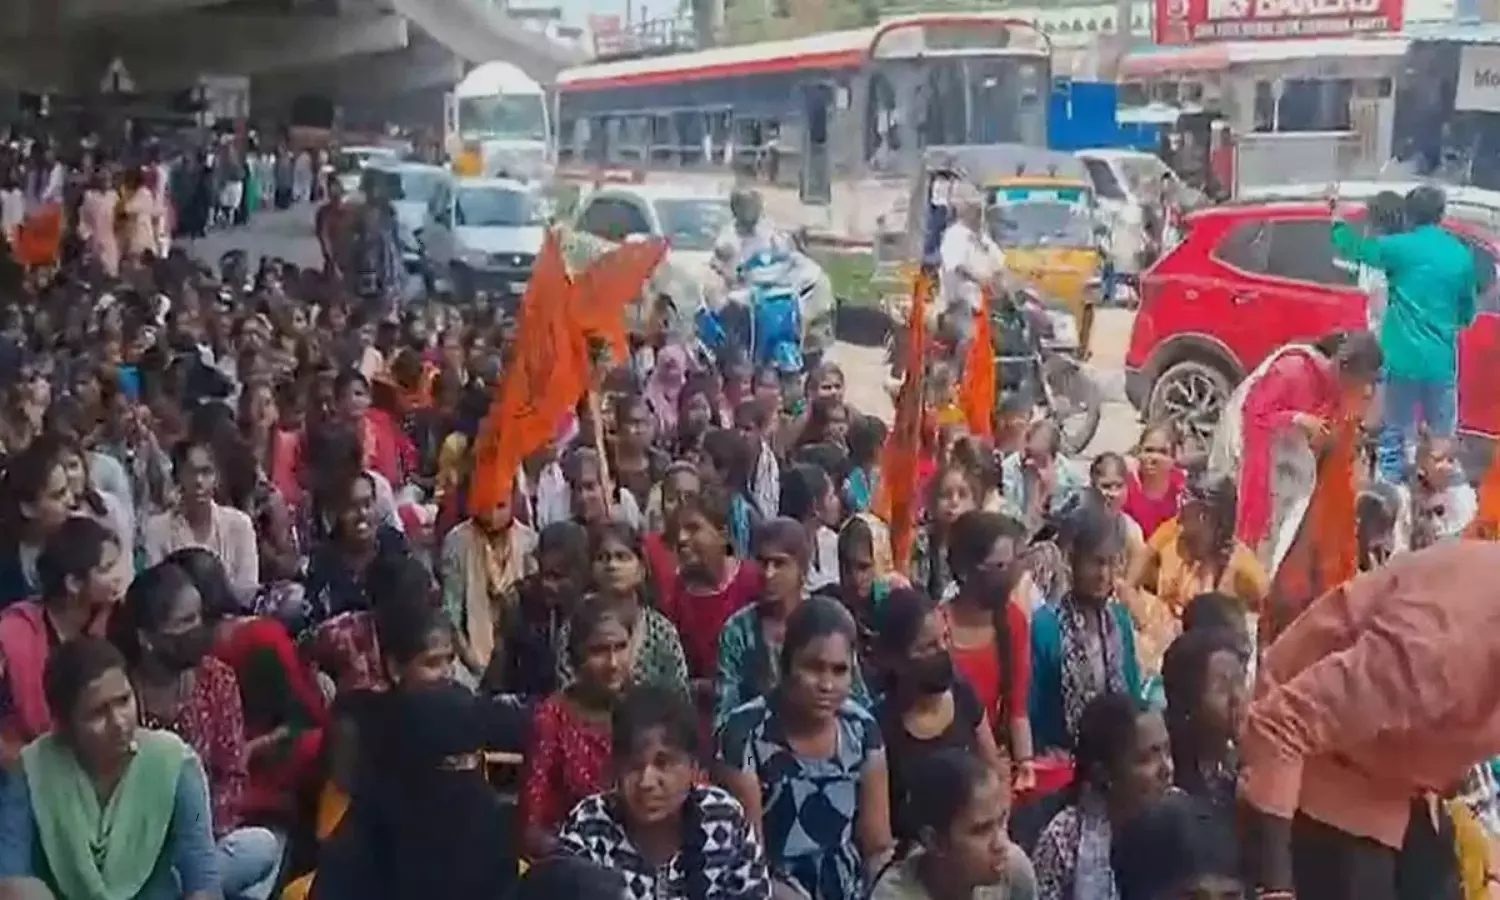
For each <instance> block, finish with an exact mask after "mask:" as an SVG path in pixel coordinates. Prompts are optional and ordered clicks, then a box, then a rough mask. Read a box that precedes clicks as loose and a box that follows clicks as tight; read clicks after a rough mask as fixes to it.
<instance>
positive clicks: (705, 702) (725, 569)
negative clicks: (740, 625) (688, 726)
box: [661, 489, 761, 710]
mask: <svg viewBox="0 0 1500 900" xmlns="http://www.w3.org/2000/svg"><path fill="white" fill-rule="evenodd" d="M671 525H672V527H671V528H670V529H669V532H670V533H671V534H673V535H675V536H676V543H677V578H676V580H675V581H674V582H673V585H672V590H671V591H670V592H668V594H667V595H666V596H665V597H663V598H662V604H661V610H662V612H663V613H664V614H665V615H666V617H667V618H668V619H670V620H671V621H672V624H673V625H676V626H677V634H678V636H679V637H681V638H682V650H683V653H684V655H686V656H687V664H688V678H689V679H690V682H689V683H690V687H691V688H692V693H693V697H694V699H695V700H697V701H698V704H699V708H700V709H703V710H711V709H712V708H713V702H714V676H715V675H716V674H717V673H718V667H719V632H720V631H723V630H724V623H725V622H727V621H728V620H729V617H730V616H732V615H734V614H735V613H736V612H739V611H740V610H741V609H743V608H745V607H746V606H749V605H750V604H751V603H752V602H754V600H755V598H756V597H758V596H759V595H760V591H761V578H760V570H759V569H757V568H756V566H755V564H754V563H752V562H750V561H748V560H741V559H739V558H738V557H736V556H735V555H734V552H733V551H732V550H731V548H730V543H729V498H728V497H726V496H725V495H724V494H723V493H722V492H721V491H719V490H716V489H710V490H707V491H705V492H703V493H702V494H699V495H696V496H688V497H684V498H682V501H681V505H680V506H678V508H677V512H676V515H675V516H674V517H673V520H672V523H671Z"/></svg>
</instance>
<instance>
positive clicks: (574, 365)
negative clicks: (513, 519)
mask: <svg viewBox="0 0 1500 900" xmlns="http://www.w3.org/2000/svg"><path fill="white" fill-rule="evenodd" d="M576 290H577V288H576V286H575V285H574V283H573V281H572V279H570V278H569V277H568V269H567V265H566V264H565V263H564V262H563V255H562V247H561V246H560V245H559V243H558V239H557V235H556V233H555V232H553V231H551V230H549V231H548V232H547V239H546V241H545V243H544V244H543V245H542V252H541V254H540V255H538V256H537V260H536V267H535V268H534V269H533V270H532V273H531V280H530V281H529V282H528V283H527V285H526V293H525V294H524V295H523V296H522V297H521V306H520V313H519V316H520V323H519V326H518V329H517V332H516V341H515V347H514V353H513V354H512V356H511V359H510V363H509V365H508V366H507V367H506V370H505V374H504V375H503V376H502V377H501V379H500V384H499V385H498V386H497V387H496V388H495V399H494V401H493V402H492V403H491V404H490V409H489V413H488V414H487V415H486V416H485V419H484V422H483V423H482V424H481V425H480V428H479V435H478V438H477V439H476V441H475V444H474V476H473V480H472V481H471V483H470V485H469V513H470V514H471V515H480V514H483V513H486V512H489V511H490V510H493V509H497V508H499V507H501V506H508V505H509V504H510V502H511V494H512V492H513V491H514V487H515V477H516V472H517V470H519V469H520V467H521V461H522V460H524V459H525V458H526V457H528V456H530V455H531V454H533V453H536V452H537V451H538V450H541V449H542V448H544V447H546V446H547V445H548V444H549V443H551V442H552V441H553V440H554V439H555V438H556V437H557V428H558V425H559V424H561V423H562V421H563V419H564V417H565V416H567V415H568V414H569V413H570V412H572V411H573V408H574V407H575V406H576V405H577V403H578V401H579V400H580V399H581V398H582V397H583V395H584V393H585V392H586V391H587V390H588V385H589V381H588V379H589V352H588V340H587V338H585V337H584V334H583V331H582V330H581V329H580V328H578V327H577V325H576V323H575V322H574V321H573V315H572V311H573V306H574V303H573V300H574V295H575V293H576Z"/></svg>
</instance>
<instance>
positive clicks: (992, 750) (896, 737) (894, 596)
mask: <svg viewBox="0 0 1500 900" xmlns="http://www.w3.org/2000/svg"><path fill="white" fill-rule="evenodd" d="M946 637H947V636H946V634H945V628H944V617H943V613H942V612H941V610H940V609H939V607H938V605H937V604H936V603H934V602H933V600H932V598H930V597H928V596H927V595H926V594H923V593H922V592H920V591H917V590H913V589H911V588H898V589H896V590H894V591H892V592H891V596H890V600H889V601H888V603H887V607H886V617H885V627H884V628H882V629H881V630H880V632H879V634H877V635H876V637H875V647H874V650H875V656H876V658H877V659H878V660H879V662H880V669H881V671H882V672H884V673H885V676H886V677H885V678H884V683H883V684H882V687H883V689H884V696H883V697H882V698H881V702H880V706H879V707H878V708H877V710H876V716H875V717H876V719H877V720H878V721H879V722H880V732H881V734H882V735H883V736H884V738H885V744H886V758H887V762H888V765H889V768H890V772H891V804H892V807H893V809H894V810H895V815H894V817H893V824H894V825H895V833H896V836H897V837H898V838H900V839H902V840H908V841H909V840H914V839H916V838H917V837H918V836H919V835H918V827H917V824H916V822H915V821H914V818H915V815H916V814H915V811H914V808H915V805H916V803H917V799H916V795H917V794H918V793H923V792H925V791H926V789H927V788H926V785H925V782H922V784H923V787H922V790H921V791H914V790H910V788H912V786H913V785H915V784H918V783H919V782H918V781H917V779H919V778H920V777H921V775H920V773H921V772H922V771H923V766H924V765H925V764H926V761H927V760H928V759H929V758H930V757H933V756H935V755H938V754H942V753H944V752H945V751H948V750H952V749H959V750H962V751H964V752H966V753H973V754H975V755H976V757H977V758H979V759H982V760H983V761H984V762H986V763H987V764H989V765H990V766H991V767H992V768H993V769H994V770H995V771H997V772H998V771H1000V770H1001V769H1002V768H1004V769H1005V770H1006V771H1007V772H1008V771H1009V768H1008V766H1006V763H1005V760H1004V758H1003V757H1002V756H1001V754H1000V750H999V748H998V747H996V745H995V734H994V731H993V730H992V729H991V728H990V721H989V716H988V715H987V714H986V713H985V709H984V705H983V704H982V703H981V702H980V701H979V697H978V696H977V695H976V694H975V693H974V688H973V687H971V686H970V684H969V681H968V680H967V679H965V678H963V677H960V676H959V674H958V671H957V668H956V667H955V665H954V661H953V657H952V655H950V651H949V649H948V646H947V639H946ZM1007 796H1008V791H1007Z"/></svg>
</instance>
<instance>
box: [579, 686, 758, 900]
mask: <svg viewBox="0 0 1500 900" xmlns="http://www.w3.org/2000/svg"><path fill="white" fill-rule="evenodd" d="M611 733H612V743H613V750H614V753H613V761H614V770H615V786H614V788H613V789H612V790H609V791H605V792H603V793H599V794H594V795H593V796H591V797H588V798H586V799H584V800H583V802H581V803H579V804H578V805H577V806H575V807H573V811H572V812H571V813H570V814H569V815H568V818H567V819H566V820H565V821H564V822H563V824H562V827H561V828H560V829H559V831H558V837H557V849H558V851H559V852H560V853H564V854H568V855H570V856H577V857H581V858H584V859H587V860H589V861H591V862H595V863H598V864H600V865H603V866H608V867H610V868H612V869H615V870H617V871H619V872H620V873H621V874H623V875H624V876H625V892H624V895H623V896H624V900H764V898H767V897H769V896H770V894H771V880H770V875H769V873H768V872H767V869H766V860H765V854H764V853H763V851H762V850H761V846H760V840H759V838H758V837H757V835H756V833H755V829H753V828H751V827H750V823H749V822H748V821H747V820H746V818H745V811H744V809H743V808H742V807H741V806H740V803H739V801H738V800H735V799H734V796H733V795H732V794H730V793H729V792H728V791H726V790H724V789H723V788H719V787H713V786H705V785H704V784H703V777H702V776H703V770H702V767H701V763H700V759H699V744H700V737H699V730H698V717H697V712H696V711H695V710H694V709H693V707H692V705H691V704H690V703H688V702H687V701H686V700H685V699H684V698H683V697H681V696H680V695H678V694H676V693H674V692H672V691H666V690H662V689H661V688H657V687H651V686H643V687H637V688H632V689H631V690H630V691H629V692H628V693H627V694H626V695H625V697H624V698H623V699H622V700H621V701H620V704H619V706H617V707H616V708H615V711H614V718H613V720H612V723H611Z"/></svg>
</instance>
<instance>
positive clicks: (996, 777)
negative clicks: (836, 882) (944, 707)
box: [870, 747, 1036, 900]
mask: <svg viewBox="0 0 1500 900" xmlns="http://www.w3.org/2000/svg"><path fill="white" fill-rule="evenodd" d="M917 772H918V777H919V778H920V779H921V783H922V787H923V789H922V791H921V792H920V793H919V794H917V795H914V796H913V797H912V798H911V803H910V804H909V806H908V812H909V819H908V821H909V823H910V825H911V827H912V828H913V829H914V832H913V833H914V836H915V839H916V844H917V849H916V850H915V851H914V852H913V853H911V854H910V855H909V856H907V857H906V858H905V859H904V860H902V861H901V862H899V863H896V864H895V865H892V866H890V867H889V868H887V869H886V870H885V871H884V872H882V873H881V874H880V876H879V878H878V879H877V880H876V882H875V886H874V888H873V889H872V890H871V892H870V898H871V900H1031V898H1034V897H1035V896H1036V873H1035V872H1034V871H1033V870H1032V868H1031V861H1030V860H1029V859H1027V858H1026V854H1025V853H1023V852H1022V851H1021V848H1020V847H1017V846H1016V845H1015V844H1014V843H1012V842H1011V839H1010V836H1009V834H1007V831H1006V825H1007V823H1008V821H1009V819H1010V803H1011V796H1010V777H1009V772H1008V771H1006V770H1005V769H1004V768H1000V769H996V768H995V767H994V766H993V765H991V764H989V763H988V762H986V761H985V760H983V759H981V758H979V757H977V756H975V755H974V754H972V753H970V752H968V751H967V750H963V749H960V748H957V747H949V748H946V749H943V750H939V751H937V752H936V753H934V754H932V755H931V756H929V757H928V758H926V759H925V760H923V761H922V764H921V765H920V766H919V767H918V769H917Z"/></svg>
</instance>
